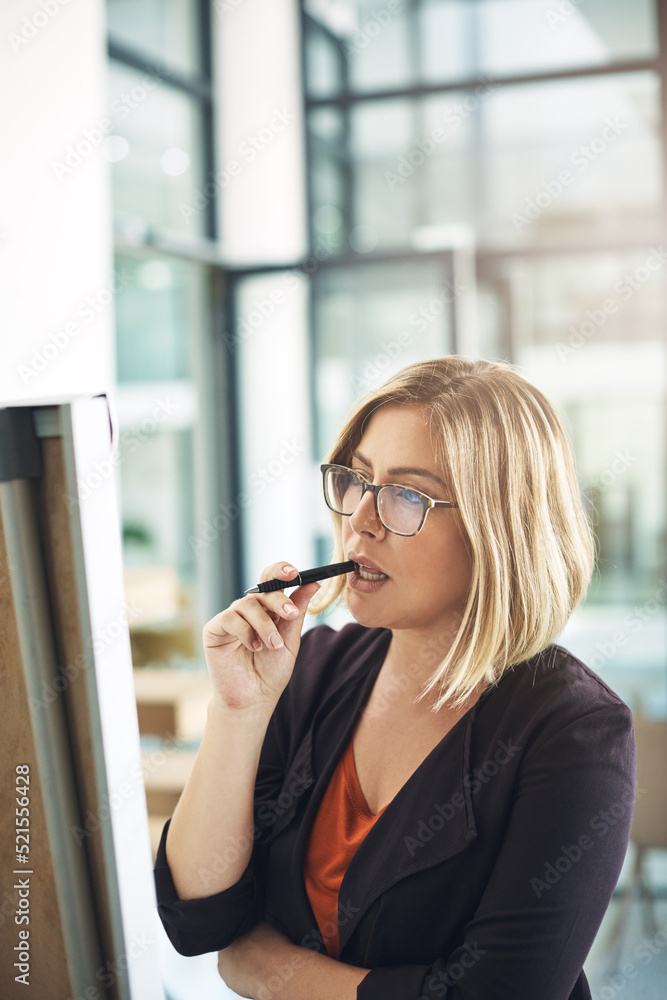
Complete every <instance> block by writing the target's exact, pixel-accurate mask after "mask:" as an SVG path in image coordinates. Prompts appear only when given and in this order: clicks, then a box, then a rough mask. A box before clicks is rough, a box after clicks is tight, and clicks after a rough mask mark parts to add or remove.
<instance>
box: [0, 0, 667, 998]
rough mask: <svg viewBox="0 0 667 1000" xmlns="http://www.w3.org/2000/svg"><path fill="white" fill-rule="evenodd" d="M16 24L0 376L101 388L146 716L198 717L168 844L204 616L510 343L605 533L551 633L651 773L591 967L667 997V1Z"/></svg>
mask: <svg viewBox="0 0 667 1000" xmlns="http://www.w3.org/2000/svg"><path fill="white" fill-rule="evenodd" d="M0 27H1V28H2V31H1V32H0V33H1V34H2V37H3V38H4V39H5V56H4V58H3V64H2V67H1V68H0V74H2V76H0V83H2V84H3V93H5V95H9V94H11V95H12V96H11V98H9V97H6V107H5V109H4V111H3V117H4V118H5V120H6V122H7V123H8V127H9V128H10V133H9V134H11V135H13V136H14V141H13V142H12V143H11V144H10V148H9V149H7V151H6V153H5V154H4V155H3V161H4V166H3V174H4V178H5V190H6V191H11V192H12V197H11V198H8V199H7V200H6V201H5V203H4V204H3V206H2V209H1V210H0V260H1V262H2V268H1V269H0V270H1V271H2V275H1V276H0V283H1V291H2V299H1V301H2V303H3V304H2V306H1V307H0V308H1V309H2V312H3V314H4V315H3V319H4V320H5V322H4V323H3V327H4V329H5V333H3V334H2V338H3V339H2V344H3V364H2V370H1V371H0V400H1V401H2V402H3V404H4V405H7V404H9V403H11V402H15V401H23V400H45V399H51V398H62V397H63V396H64V395H65V396H66V395H70V394H76V393H86V394H91V393H95V392H105V393H107V395H108V398H109V402H110V407H111V410H112V415H113V419H114V424H115V434H116V439H117V442H118V449H117V454H116V456H115V461H114V463H113V468H112V469H111V468H110V469H100V470H99V475H100V480H98V482H99V481H101V480H102V479H104V478H105V477H108V476H109V475H113V476H114V478H115V481H116V484H117V490H118V502H119V506H120V510H121V512H122V543H123V552H124V563H125V586H126V596H127V617H128V620H129V625H130V634H131V640H132V651H133V660H134V666H135V682H136V690H137V701H138V710H139V720H140V725H141V729H142V741H145V747H146V752H147V754H148V753H151V754H152V755H153V758H154V756H155V751H156V748H157V749H159V748H160V747H164V746H169V747H170V748H171V749H172V750H173V747H174V746H176V744H177V745H178V750H177V751H173V752H171V753H169V754H167V755H166V756H165V763H164V766H160V767H153V768H152V769H150V768H149V769H147V772H146V785H147V796H148V805H149V813H150V815H151V833H152V839H153V843H154V847H155V846H156V844H157V838H159V834H160V832H161V829H162V825H163V823H164V820H165V819H166V817H168V816H169V815H171V813H172V811H173V808H174V805H175V803H176V801H177V799H178V795H179V794H180V790H181V789H182V787H183V783H184V781H185V779H186V777H187V774H188V771H189V767H190V766H191V763H192V759H193V755H194V753H195V751H196V747H197V745H198V740H199V738H200V736H201V730H202V728H203V721H204V717H205V704H206V698H207V692H208V687H207V675H206V671H205V666H204V662H203V657H202V653H201V639H200V636H201V628H202V625H203V623H204V622H205V621H206V620H208V618H210V617H212V616H213V615H214V614H216V613H217V612H218V611H220V610H222V609H223V608H224V607H226V606H227V605H228V604H229V603H230V602H231V601H232V600H234V599H235V598H236V597H238V596H239V595H240V594H241V593H242V591H243V590H244V589H245V588H246V587H249V586H251V585H253V584H254V583H255V582H256V581H257V579H258V575H259V573H260V572H261V570H262V568H263V567H264V566H265V565H266V564H268V563H271V562H273V561H274V560H277V559H281V558H285V559H287V560H289V561H291V562H292V563H293V564H295V565H297V566H303V567H305V566H309V565H319V564H321V563H324V562H327V561H329V559H330V556H331V546H332V535H331V530H330V523H329V517H328V512H327V510H326V507H325V505H324V502H323V500H322V498H321V485H320V474H319V470H318V466H319V463H320V462H321V461H322V460H323V457H324V455H325V454H326V452H327V450H328V448H329V447H330V444H331V442H332V441H333V438H334V436H335V435H336V434H337V431H338V429H339V427H340V425H341V423H342V422H343V420H344V418H345V416H346V414H347V412H348V410H349V409H350V407H351V405H352V404H353V402H354V401H355V400H356V399H357V398H358V397H359V396H361V395H362V394H364V393H365V392H366V391H368V390H369V389H372V388H375V387H377V386H379V385H380V384H381V383H382V382H383V381H384V380H385V378H386V377H387V376H388V375H390V374H391V373H392V372H394V371H396V370H398V369H399V368H401V367H403V366H404V365H406V364H408V363H410V362H413V361H417V360H419V359H423V358H430V357H434V356H437V355H441V354H448V353H459V354H464V355H467V356H471V357H474V356H481V357H487V358H492V359H503V360H507V361H509V362H512V363H513V364H515V365H518V366H519V368H520V370H521V371H522V372H523V373H524V374H525V375H526V376H527V377H528V378H529V379H530V380H531V381H533V382H534V383H535V384H536V385H538V386H539V387H540V388H541V389H542V390H543V391H544V392H545V393H546V395H547V396H548V397H549V398H550V399H551V400H552V401H553V402H554V403H555V405H556V406H557V408H558V410H559V412H560V414H561V416H562V417H563V419H564V420H565V422H566V424H567V426H568V429H569V431H570V434H571V438H572V441H573V445H574V450H575V454H576V459H577V466H578V474H579V479H580V485H581V489H582V492H583V494H584V496H585V497H586V502H587V505H588V508H589V512H590V515H591V518H592V520H593V522H594V525H595V530H596V534H597V538H598V543H599V551H600V558H599V569H598V572H597V574H596V576H595V579H594V582H593V583H592V585H591V587H590V590H589V593H588V596H587V599H586V601H585V604H584V605H583V606H582V607H580V608H579V609H578V610H577V611H576V613H575V614H574V616H573V618H572V620H571V622H570V623H569V624H568V626H567V628H566V630H565V631H564V633H563V635H562V637H561V639H560V640H559V641H561V642H562V644H563V645H565V646H567V647H568V648H569V649H570V650H572V652H574V653H575V654H576V655H577V656H579V657H581V658H582V659H583V660H584V661H585V662H586V663H587V664H589V665H590V666H591V667H592V668H593V669H594V670H596V671H597V672H598V673H599V675H600V676H601V677H602V678H603V679H604V680H605V681H607V682H608V683H609V685H610V686H611V687H612V688H613V689H614V690H615V691H617V692H618V694H619V695H620V696H621V697H622V698H623V699H624V700H625V701H626V702H627V703H628V704H629V705H631V707H632V708H633V711H634V713H635V719H636V723H637V736H638V744H639V749H640V786H641V782H642V780H644V778H646V780H647V781H648V780H649V778H650V790H651V794H649V795H646V796H645V797H644V798H643V800H638V802H637V811H636V814H635V826H634V827H633V840H632V843H631V846H630V850H629V852H628V858H627V861H626V866H625V868H624V871H623V874H622V876H621V881H620V884H619V888H618V889H617V892H616V895H615V898H614V901H613V902H612V905H611V906H610V908H609V911H608V914H607V917H606V918H605V922H604V924H603V927H602V928H601V931H600V934H599V936H598V940H597V941H596V944H595V946H594V948H593V951H592V952H591V955H590V956H589V960H588V963H587V966H586V971H587V973H588V974H589V976H590V977H591V985H592V987H593V989H594V994H595V995H596V996H597V997H600V998H602V1000H605V998H610V997H612V996H617V995H623V996H624V997H628V998H630V997H635V996H638V995H639V993H640V991H641V994H642V996H643V997H644V998H650V997H653V996H655V997H658V996H660V997H662V996H664V988H665V982H667V978H666V970H667V904H666V902H665V900H666V899H667V863H666V859H667V855H666V854H665V848H667V818H666V817H665V808H666V807H665V800H666V799H667V792H666V791H665V777H664V775H665V752H666V750H665V736H664V733H665V727H666V726H667V722H666V720H667V684H666V680H667V663H666V639H667V634H666V628H665V626H666V613H665V609H666V607H667V566H666V551H665V486H666V477H667V468H666V461H665V397H666V376H667V346H666V337H665V316H666V305H667V302H666V287H667V280H666V278H667V267H666V265H667V232H666V229H665V182H664V178H665V168H666V166H667V152H666V150H667V146H666V142H667V135H666V131H665V126H664V123H663V109H664V108H665V106H666V105H665V98H666V96H667V4H665V3H663V2H661V0H632V2H629V0H628V2H626V0H374V2H366V0H359V2H354V0H302V2H298V0H215V2H211V3H209V2H206V0H107V2H106V3H104V2H103V0H86V3H83V2H82V0H78V2H77V0H72V2H70V3H67V4H65V2H64V0H44V2H42V3H39V4H38V3H37V2H35V3H32V2H31V3H24V2H20V0H8V2H6V3H4V4H3V9H2V11H1V12H0ZM80 487H81V495H82V497H83V498H85V497H86V496H88V495H90V494H92V493H94V490H95V487H96V482H94V481H90V482H86V483H82V484H80ZM347 620H348V615H347V612H346V611H345V609H344V608H342V609H341V608H339V609H337V610H336V611H334V612H333V613H329V614H327V615H326V616H324V617H320V618H319V619H315V620H313V619H311V620H310V621H309V623H308V624H309V626H311V625H312V624H316V623H317V622H319V621H326V622H327V623H329V624H332V625H333V626H334V627H339V626H340V625H341V624H343V623H344V622H345V621H347ZM169 741H171V743H170V742H169ZM175 741H176V742H175ZM640 804H641V810H640ZM646 941H649V942H651V945H652V946H651V947H648V946H647V945H646ZM642 942H644V944H643V945H642ZM647 947H648V950H647ZM642 948H644V950H643V951H642V950H641V949H642ZM645 954H647V955H649V956H650V958H648V959H646V958H645V957H644V955H645ZM212 959H215V956H211V955H209V956H202V957H201V959H183V958H181V957H180V956H178V955H176V953H175V952H173V949H171V947H170V946H169V945H168V942H166V939H165V941H164V965H165V983H166V988H167V991H168V994H169V995H170V996H172V997H173V998H174V1000H180V998H186V997H192V996H195V995H196V996H197V997H198V998H203V997H207V996H211V997H213V996H216V997H217V996H226V995H229V993H228V991H227V992H226V991H225V987H224V986H223V985H222V984H221V983H220V981H219V979H217V974H216V972H215V961H211V960H212ZM623 970H625V971H623ZM197 976H201V980H200V981H198V980H197V978H196V977H197ZM195 982H197V983H198V985H197V986H196V987H195V985H194V984H195ZM595 991H597V992H595Z"/></svg>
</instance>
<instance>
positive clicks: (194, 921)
mask: <svg viewBox="0 0 667 1000" xmlns="http://www.w3.org/2000/svg"><path fill="white" fill-rule="evenodd" d="M283 694H284V692H283ZM281 698H282V696H281ZM284 703H285V699H284V698H283V700H282V701H279V703H278V705H277V706H276V709H275V711H274V713H273V715H272V717H271V719H270V721H269V725H268V727H267V732H266V736H265V738H264V743H263V745H262V750H261V753H260V760H259V766H258V769H257V778H256V781H255V795H254V823H253V826H251V827H249V828H248V830H246V831H245V832H244V834H243V835H242V840H243V843H242V844H240V843H238V841H237V842H236V843H234V844H230V845H229V847H228V848H226V850H225V851H223V854H222V857H221V858H219V859H217V866H216V871H217V872H218V873H219V872H221V871H222V870H224V866H225V864H229V862H230V861H231V860H232V859H231V858H230V857H229V854H228V852H231V853H232V854H233V853H234V852H236V851H239V850H242V849H245V848H246V847H247V844H248V841H249V840H251V841H253V850H252V854H251V857H250V860H249V862H248V865H247V867H246V869H245V871H244V872H243V874H242V875H241V877H240V879H239V880H238V882H236V883H235V884H234V885H231V886H229V887H228V888H227V889H223V890H222V892H218V893H215V894H214V895H212V896H205V897H202V898H200V899H180V898H179V896H178V893H177V891H176V887H175V885H174V881H173V878H172V874H171V870H170V868H169V863H168V861H167V855H166V847H165V845H166V839H167V831H168V829H169V825H170V823H171V818H170V819H168V820H167V822H166V823H165V826H164V829H163V831H162V837H161V839H160V844H159V847H158V851H157V856H156V859H155V867H154V877H155V888H156V895H157V908H158V913H159V915H160V919H161V920H162V924H163V926H164V929H165V931H166V933H167V936H168V938H169V940H170V941H171V943H172V944H173V946H174V948H175V949H176V951H178V952H179V953H180V954H181V955H189V956H191V955H202V954H204V953H205V952H209V951H220V950H221V949H222V948H226V947H227V946H228V945H230V944H231V943H232V942H233V941H234V940H236V938H238V937H240V936H241V935H242V934H245V933H246V932H247V931H249V930H250V929H251V928H252V927H254V925H255V924H256V923H257V922H258V921H259V920H260V919H261V917H262V914H263V911H264V860H265V854H266V844H267V838H268V837H269V836H270V825H271V817H272V807H271V802H272V800H275V799H276V797H277V796H278V794H279V792H280V788H281V784H282V780H283V774H284V770H285V757H286V746H285V740H284V731H285V726H284V721H282V722H281V716H282V714H284V713H283V712H282V711H281V709H282V708H283V705H284ZM267 818H268V819H267ZM211 874H212V873H211ZM202 877H203V878H204V879H205V878H206V872H205V871H203V872H202Z"/></svg>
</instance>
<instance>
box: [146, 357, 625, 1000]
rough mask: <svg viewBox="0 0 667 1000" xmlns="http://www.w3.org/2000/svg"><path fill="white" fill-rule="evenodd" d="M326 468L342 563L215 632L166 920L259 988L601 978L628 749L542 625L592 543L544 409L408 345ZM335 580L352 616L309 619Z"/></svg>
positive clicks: (493, 989) (524, 992)
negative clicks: (599, 948)
mask: <svg viewBox="0 0 667 1000" xmlns="http://www.w3.org/2000/svg"><path fill="white" fill-rule="evenodd" d="M323 475H324V488H325V499H326V501H327V504H328V505H329V507H331V508H332V510H333V511H334V513H333V517H334V524H335V533H336V547H335V551H334V557H333V558H334V560H343V559H352V560H353V561H354V562H355V563H356V564H357V567H356V568H355V570H354V572H352V573H350V574H348V575H347V576H342V577H337V578H334V579H332V580H329V581H327V583H326V584H325V585H323V586H322V588H321V592H320V593H318V590H320V585H319V584H310V585H308V586H304V587H299V588H298V589H297V590H295V591H294V592H293V593H292V594H291V595H290V597H289V598H288V597H287V596H286V595H285V594H284V592H282V591H281V592H274V593H269V594H258V595H248V596H247V597H244V598H241V599H240V600H236V601H234V602H233V603H232V604H231V605H230V607H229V608H227V609H226V610H225V611H222V612H221V613H220V614H218V615H216V616H215V617H214V618H212V619H211V621H210V622H208V623H207V625H206V626H205V628H204V647H205V653H206V661H207V665H208V669H209V672H210V675H211V680H212V685H213V694H212V696H211V700H210V703H209V709H208V719H207V724H206V730H205V735H204V738H203V740H202V743H201V747H200V750H199V752H198V755H197V759H196V762H195V765H194V767H193V771H192V774H191V776H190V779H189V781H188V783H187V786H186V788H185V790H184V792H183V795H182V797H181V799H180V801H179V803H178V806H177V808H176V810H175V812H174V815H173V817H172V818H171V820H170V821H169V822H168V823H167V824H166V826H165V829H164V832H163V835H162V839H161V843H160V847H159V852H158V857H157V861H156V866H155V877H156V885H157V892H158V904H159V912H160V915H161V918H162V920H163V923H164V926H165V928H166V930H167V933H168V935H169V937H170V939H171V941H172V942H173V944H174V946H175V947H176V948H177V950H178V951H180V952H181V953H182V954H185V955H194V954H199V953H202V952H206V951H214V950H215V951H219V963H218V969H219V971H220V974H221V976H222V978H223V979H224V980H225V981H226V982H227V984H228V985H229V986H230V987H231V988H232V989H234V990H235V991H236V992H237V993H239V994H240V995H241V996H245V997H255V998H258V1000H270V998H271V997H276V996H277V997H280V998H281V1000H302V998H303V1000H334V998H335V1000H355V998H358V1000H431V998H436V997H438V998H440V997H445V998H448V1000H464V998H465V1000H505V998H507V1000H510V998H511V1000H538V998H539V1000H566V998H572V1000H582V998H585V997H590V991H589V988H588V984H587V981H586V977H585V974H584V972H583V969H582V967H583V963H584V960H585V958H586V955H587V954H588V951H589V949H590V947H591V944H592V942H593V940H594V938H595V935H596V932H597V930H598V927H599V926H600V923H601V921H602V918H603V916H604V913H605V910H606V908H607V905H608V903H609V900H610V898H611V895H612V892H613V890H614V886H615V885H616V882H617V879H618V875H619V873H620V870H621V866H622V864H623V859H624V856H625V851H626V847H627V844H628V839H629V833H630V824H631V819H632V809H633V802H634V784H635V744H634V735H633V727H632V716H631V713H630V711H629V709H628V708H627V706H626V705H625V704H624V703H623V702H622V701H621V699H620V698H619V697H618V696H617V695H616V694H615V693H614V692H613V691H612V690H611V689H610V688H609V687H608V686H607V685H606V684H605V683H604V682H603V681H602V680H601V679H600V678H599V677H597V675H596V674H595V673H593V671H591V670H590V669H589V668H588V667H586V666H585V665H584V664H583V663H581V662H580V661H579V660H577V659H576V658H575V657H574V656H572V655H571V654H570V653H568V652H567V650H565V649H563V648H562V647H560V646H558V645H554V644H553V642H554V639H555V637H556V636H557V635H558V634H559V632H560V631H561V630H562V628H563V626H564V625H565V623H566V621H567V619H568V618H569V616H570V614H571V613H572V611H573V609H574V607H575V606H576V605H577V603H578V602H579V601H580V600H581V599H582V598H583V596H584V594H585V592H586V588H587V585H588V583H589V580H590V577H591V574H592V571H593V564H594V550H593V541H592V535H591V531H590V528H589V526H588V523H587V521H586V517H585V515H584V511H583V509H582V504H581V500H580V496H579V492H578V487H577V482H576V478H575V473H574V465H573V459H572V455H571V451H570V447H569V444H568V442H567V439H566V436H565V434H564V432H563V429H562V427H561V424H560V422H559V420H558V418H557V416H556V414H555V412H554V410H553V408H552V406H551V405H550V403H549V402H548V401H547V400H546V399H545V398H544V396H543V395H542V394H541V393H540V392H539V391H538V390H537V389H536V388H535V387H533V386H532V385H530V384H529V383H528V382H527V381H526V380H525V379H524V378H523V377H522V376H520V375H519V374H518V373H517V372H516V371H515V370H514V369H512V368H511V367H510V366H509V365H507V364H504V363H493V362H488V361H467V360H464V359H463V358H458V357H444V358H437V359H434V360H431V361H425V362H420V363H417V364H413V365H410V366H408V367H407V368H404V369H403V370H402V371H401V372H399V373H398V374H397V375H395V376H394V377H392V378H390V379H389V380H388V381H387V382H386V383H385V385H384V386H382V387H381V388H380V389H379V390H378V391H376V392H373V393H371V394H369V396H367V397H365V398H364V399H363V400H362V401H361V403H360V404H359V405H358V406H357V407H356V409H355V410H354V411H353V413H352V414H351V416H350V417H349V419H348V421H347V423H346V425H345V427H344V428H343V430H342V432H341V434H340V436H339V438H338V440H337V441H336V443H335V444H334V446H333V448H332V450H331V453H330V455H329V457H328V461H327V465H326V466H324V467H323ZM381 486H382V487H383V488H382V490H380V489H379V488H380V487H381ZM434 500H435V501H437V504H434V503H433V501H434ZM295 572H296V570H295V569H294V567H291V566H290V565H288V564H285V563H276V564H274V565H271V566H267V567H266V569H265V570H264V572H263V573H262V579H271V578H273V577H279V578H281V579H283V580H289V579H291V578H293V577H294V574H295ZM316 594H317V597H316V598H315V601H313V598H314V597H315V595H316ZM339 595H340V596H344V599H345V601H346V603H347V607H348V608H349V610H350V612H351V614H352V616H353V618H354V619H355V621H354V622H352V623H350V624H348V625H346V626H345V627H344V628H342V629H341V630H340V631H334V630H333V629H331V628H330V627H329V626H325V625H321V626H316V627H314V628H312V629H310V630H308V631H306V632H305V633H304V635H303V636H301V630H302V625H303V621H304V616H305V613H306V610H307V609H308V610H309V611H310V612H311V613H315V612H318V611H320V610H322V609H323V608H324V607H326V606H328V605H329V604H330V603H331V602H332V601H333V600H334V599H335V598H336V597H338V596H339Z"/></svg>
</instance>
